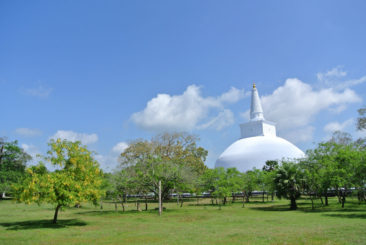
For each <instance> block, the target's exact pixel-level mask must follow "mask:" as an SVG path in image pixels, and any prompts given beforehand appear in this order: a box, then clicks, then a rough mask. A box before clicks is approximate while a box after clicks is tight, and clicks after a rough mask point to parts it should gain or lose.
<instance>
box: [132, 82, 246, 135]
mask: <svg viewBox="0 0 366 245" xmlns="http://www.w3.org/2000/svg"><path fill="white" fill-rule="evenodd" d="M243 96H244V91H243V90H239V89H236V88H233V87H232V88H231V89H230V90H229V91H228V92H226V93H224V94H222V95H221V96H219V97H216V98H215V97H203V96H202V95H201V88H200V87H198V86H196V85H190V86H188V87H187V89H186V91H184V93H183V94H181V95H169V94H158V95H157V96H156V97H155V98H153V99H151V100H150V101H149V102H148V103H147V105H146V108H145V109H144V110H143V111H140V112H136V113H134V114H133V115H132V116H131V119H132V121H133V122H134V123H135V124H136V125H137V126H139V127H141V128H143V129H146V130H149V131H166V130H168V131H169V130H179V131H190V130H193V129H196V128H205V127H204V126H205V125H206V126H207V127H212V128H216V129H221V128H222V127H224V126H227V125H228V123H226V124H223V122H222V120H220V119H217V120H215V118H217V117H220V118H222V117H225V116H229V114H230V112H229V111H228V110H227V109H226V110H225V108H224V103H235V102H237V101H238V100H240V99H241V98H243ZM210 112H215V113H217V115H216V116H210ZM229 117H230V116H229ZM204 120H208V122H203V121H204ZM215 122H216V123H215ZM230 123H232V121H231V122H230ZM199 124H202V126H198V125H199Z"/></svg>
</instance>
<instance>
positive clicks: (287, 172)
mask: <svg viewBox="0 0 366 245" xmlns="http://www.w3.org/2000/svg"><path fill="white" fill-rule="evenodd" d="M303 176H304V174H303V172H302V170H301V168H300V165H299V164H296V163H294V162H286V161H282V164H281V166H280V167H279V168H278V169H277V170H276V177H275V179H274V183H275V185H276V190H277V196H278V197H279V198H282V197H285V198H287V199H289V200H291V209H297V204H296V199H298V198H299V197H300V195H301V190H302V187H303V185H304V179H303Z"/></svg>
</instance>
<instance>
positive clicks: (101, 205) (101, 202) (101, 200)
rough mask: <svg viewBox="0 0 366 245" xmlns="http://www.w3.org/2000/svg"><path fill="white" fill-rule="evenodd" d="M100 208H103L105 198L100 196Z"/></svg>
mask: <svg viewBox="0 0 366 245" xmlns="http://www.w3.org/2000/svg"><path fill="white" fill-rule="evenodd" d="M100 209H103V199H102V198H100Z"/></svg>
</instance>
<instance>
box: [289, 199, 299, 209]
mask: <svg viewBox="0 0 366 245" xmlns="http://www.w3.org/2000/svg"><path fill="white" fill-rule="evenodd" d="M290 209H292V210H296V209H297V205H296V199H295V198H294V197H291V207H290Z"/></svg>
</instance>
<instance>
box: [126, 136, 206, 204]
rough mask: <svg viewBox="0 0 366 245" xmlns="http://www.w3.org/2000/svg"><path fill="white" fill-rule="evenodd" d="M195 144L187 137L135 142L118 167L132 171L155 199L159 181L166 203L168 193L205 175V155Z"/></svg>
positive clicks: (167, 137)
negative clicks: (129, 168) (196, 177)
mask: <svg viewBox="0 0 366 245" xmlns="http://www.w3.org/2000/svg"><path fill="white" fill-rule="evenodd" d="M197 140H198V139H197V138H196V137H195V136H192V135H189V134H186V133H164V134H159V135H157V136H155V137H154V138H152V139H151V140H150V141H147V140H137V141H135V142H132V143H130V144H129V147H128V148H127V149H126V150H125V151H124V152H123V153H122V154H121V156H120V162H121V167H122V168H127V167H131V168H133V169H134V172H135V173H136V176H137V177H138V179H139V183H140V185H143V186H144V188H147V189H148V190H149V191H150V192H153V193H155V195H156V196H157V195H158V183H159V180H160V181H161V183H162V196H163V199H167V198H168V197H169V194H170V192H171V190H173V189H174V188H176V187H180V188H182V184H183V183H185V184H188V183H190V182H192V179H194V177H195V176H198V175H201V174H202V173H203V172H204V171H205V169H206V166H205V165H204V161H205V159H206V156H207V151H206V150H205V149H203V148H202V147H197V144H196V141H197ZM185 186H186V187H187V185H185Z"/></svg>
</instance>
